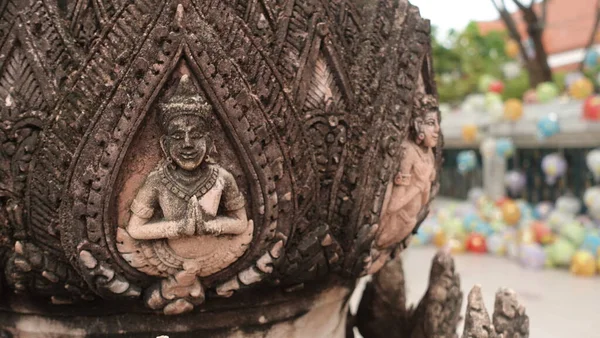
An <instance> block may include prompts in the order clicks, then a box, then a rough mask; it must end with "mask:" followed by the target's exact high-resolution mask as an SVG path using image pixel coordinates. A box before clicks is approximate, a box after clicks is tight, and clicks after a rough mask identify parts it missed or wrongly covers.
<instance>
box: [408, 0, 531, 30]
mask: <svg viewBox="0 0 600 338" xmlns="http://www.w3.org/2000/svg"><path fill="white" fill-rule="evenodd" d="M409 1H410V2H411V3H412V4H413V5H415V6H417V7H419V9H420V10H421V16H422V17H424V18H426V19H430V20H431V24H432V25H434V26H437V27H438V28H439V34H445V33H446V32H448V30H450V29H458V30H460V29H462V28H465V27H466V26H467V24H468V23H469V22H470V21H488V20H494V19H497V18H498V12H497V11H496V8H495V7H494V5H493V4H492V0H409ZM528 2H529V1H527V0H526V1H525V3H528ZM506 5H507V7H508V9H509V10H514V9H515V6H514V4H513V3H512V1H506Z"/></svg>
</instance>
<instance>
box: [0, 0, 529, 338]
mask: <svg viewBox="0 0 600 338" xmlns="http://www.w3.org/2000/svg"><path fill="white" fill-rule="evenodd" d="M429 34H430V25H429V22H428V21H427V20H423V19H422V18H421V17H420V15H419V12H418V10H417V8H415V7H414V6H411V5H410V4H409V3H408V1H406V0H381V1H358V0H356V1H352V0H342V1H313V0H281V1H280V0H277V1H264V0H260V1H256V0H236V1H208V0H94V1H88V0H66V1H65V0H61V1H54V0H23V1H15V0H5V1H0V263H1V264H0V267H1V268H2V270H3V271H2V272H3V274H2V278H0V280H1V283H0V285H1V286H2V287H1V288H0V293H2V295H1V297H0V311H2V313H3V316H0V322H1V323H0V324H1V325H0V326H1V327H3V328H5V329H4V330H5V331H6V332H8V333H10V334H13V335H16V336H19V335H20V334H21V333H22V334H23V335H27V334H32V333H35V332H38V331H40V330H41V331H44V330H47V331H44V332H56V333H57V335H58V336H61V335H66V333H67V332H69V333H71V334H73V335H75V336H76V335H84V334H86V333H93V334H97V335H119V334H121V335H124V336H134V335H135V334H139V335H147V334H156V335H159V334H162V333H169V334H172V335H173V336H178V335H185V334H186V333H184V332H189V335H192V334H195V335H202V336H214V337H224V336H225V337H226V336H231V337H235V336H236V335H237V336H240V335H244V336H252V335H260V336H265V335H266V336H273V337H282V336H289V337H301V336H303V335H310V336H312V337H314V336H317V335H318V332H319V331H318V329H321V330H323V331H322V332H326V333H327V334H330V335H331V336H341V335H343V334H344V332H343V331H344V330H343V329H344V328H345V326H346V325H345V316H346V312H347V306H346V305H347V302H346V299H347V295H348V294H349V290H350V289H352V287H353V285H354V282H355V280H356V279H357V278H358V277H359V276H362V275H365V274H368V273H375V272H376V271H377V270H378V269H379V268H381V266H383V265H384V264H385V262H386V261H387V260H388V258H389V256H390V255H391V254H392V253H393V252H394V251H401V250H402V249H404V248H405V247H406V244H407V243H408V240H409V238H410V236H406V238H401V237H405V236H404V234H403V235H401V236H392V238H393V240H391V241H388V242H387V243H386V245H385V248H382V247H376V246H375V244H376V241H377V238H378V236H379V235H380V234H378V230H381V231H384V230H385V226H384V227H380V225H381V224H384V223H385V222H384V223H382V222H381V220H380V218H381V212H382V210H383V206H384V200H385V197H386V192H387V191H388V187H389V185H390V182H391V181H392V180H393V178H394V177H395V176H396V174H397V173H398V172H399V171H400V168H401V165H402V163H403V162H404V163H405V164H406V163H407V161H404V157H405V155H404V154H403V153H402V152H401V148H402V147H401V145H402V144H405V141H407V140H408V139H410V140H412V141H414V142H417V141H416V140H418V139H419V137H420V136H419V135H420V133H419V132H418V131H419V130H421V129H420V128H419V126H420V124H419V123H418V122H419V118H422V119H424V118H426V117H427V116H430V117H431V118H432V119H434V120H435V119H437V120H438V121H439V118H440V116H439V112H438V111H437V107H436V102H435V97H436V95H437V94H436V88H435V83H434V81H433V78H434V76H433V68H432V64H431V46H430V40H429ZM186 83H187V84H186ZM184 89H185V90H184ZM423 97H427V98H429V101H430V102H432V104H431V105H428V106H427V107H428V108H427V109H423V103H424V102H425V101H426V100H425V101H424V100H415V98H423ZM426 110H427V111H426ZM427 114H429V115H427ZM175 115H177V116H178V117H177V118H179V120H177V118H176V117H174V116H175ZM179 115H181V116H179ZM194 116H195V117H194ZM176 120H177V121H176ZM194 128H196V129H194ZM434 129H435V128H434ZM415 132H416V133H415ZM434 134H435V133H434ZM432 135H433V134H432ZM434 139H435V138H432V139H431V140H434ZM431 140H430V141H431ZM434 141H436V142H433V141H432V142H430V143H428V146H427V148H428V151H429V150H431V152H430V153H429V152H428V153H427V154H428V156H427V159H428V161H429V162H430V164H429V167H431V165H435V168H439V167H440V164H441V161H442V158H441V148H442V145H443V137H442V136H441V135H439V139H435V140H434ZM417 143H418V142H417ZM429 155H431V156H429ZM217 167H218V168H217ZM214 168H217V169H216V171H215V170H212V169H214ZM160 169H163V170H162V171H161V170H160ZM429 169H431V168H429ZM431 171H432V172H434V170H431ZM161 173H162V174H164V175H161ZM169 175H170V176H169ZM432 179H433V181H432ZM425 181H427V184H425V185H423V184H419V187H420V196H421V200H420V203H419V205H416V206H415V205H413V206H411V208H409V209H410V210H411V215H410V217H411V222H410V226H407V227H405V228H406V229H405V230H407V233H410V230H411V229H410V227H414V228H416V227H418V223H419V222H421V221H422V220H423V218H424V217H425V216H426V214H427V212H428V205H429V203H430V201H431V199H432V198H433V197H434V195H435V194H436V192H437V188H436V187H437V182H436V177H435V176H431V177H428V178H427V179H425ZM421 183H423V182H421ZM415 185H416V184H415ZM236 192H239V195H240V196H241V197H240V198H237V197H239V196H237V195H238V194H237V193H236ZM407 210H408V209H407ZM416 211H418V212H416ZM415 212H416V214H415ZM132 215H135V217H134V216H132ZM413 218H414V219H413ZM413 223H414V224H413ZM388 229H389V228H388ZM413 230H414V229H413ZM388 234H389V232H388ZM436 264H437V265H435V266H436V267H435V269H434V270H435V271H434V272H432V276H435V278H434V277H432V281H431V284H432V288H431V291H430V293H429V294H428V296H427V302H425V304H424V305H422V306H419V308H417V312H418V313H419V314H421V313H423V314H422V315H420V316H421V317H420V318H423V319H422V321H421V322H420V323H421V324H419V325H420V327H421V326H422V327H423V329H424V330H426V331H424V332H432V333H440V334H442V333H445V332H448V330H449V327H450V326H451V325H452V324H453V323H454V322H455V320H456V318H455V316H453V315H452V314H451V313H450V312H451V311H452V309H454V308H456V303H457V300H456V297H458V296H459V294H460V293H459V291H457V290H458V286H457V285H456V281H455V279H454V271H453V266H451V265H449V263H447V262H439V263H436ZM437 266H439V267H437ZM383 273H385V272H383ZM381 283H382V284H385V283H384V281H383V280H382V281H381ZM380 291H381V292H383V291H384V290H380ZM380 291H378V292H380ZM331 294H334V295H333V296H331ZM394 297H396V296H394ZM398 297H400V296H399V294H398ZM394 299H395V298H394ZM51 302H54V303H55V304H51ZM58 304H60V305H58ZM433 304H435V306H434V305H433ZM184 312H191V313H189V314H187V315H181V314H182V313H184ZM4 314H6V315H5V316H4ZM165 314H167V315H171V316H170V318H169V319H166V317H167V316H164V315H165ZM510 318H513V317H510ZM514 318H520V317H519V316H517V317H514ZM82 323H85V327H84V326H82ZM309 323H310V324H311V325H308V324H309ZM313 324H314V325H313ZM317 324H318V325H317ZM233 327H236V328H239V331H236V332H233V331H231V328H233ZM309 327H311V329H309ZM36 330H38V331H36ZM267 331H268V332H269V333H268V334H265V332H267ZM8 333H7V334H8Z"/></svg>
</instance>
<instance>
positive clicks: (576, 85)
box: [569, 77, 594, 100]
mask: <svg viewBox="0 0 600 338" xmlns="http://www.w3.org/2000/svg"><path fill="white" fill-rule="evenodd" d="M593 92H594V84H593V83H592V81H590V80H589V79H588V78H585V77H584V78H581V79H579V80H577V81H575V82H573V84H572V85H571V87H569V95H571V96H572V97H573V98H575V99H578V100H583V99H586V98H588V96H590V95H592V93H593Z"/></svg>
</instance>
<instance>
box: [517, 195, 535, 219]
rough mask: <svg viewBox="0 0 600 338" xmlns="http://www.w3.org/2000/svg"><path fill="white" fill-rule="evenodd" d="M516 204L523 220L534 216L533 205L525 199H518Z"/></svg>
mask: <svg viewBox="0 0 600 338" xmlns="http://www.w3.org/2000/svg"><path fill="white" fill-rule="evenodd" d="M517 205H518V206H519V208H520V209H521V218H523V219H524V220H532V219H534V218H535V215H534V211H533V207H532V206H531V204H529V202H527V201H525V200H518V201H517Z"/></svg>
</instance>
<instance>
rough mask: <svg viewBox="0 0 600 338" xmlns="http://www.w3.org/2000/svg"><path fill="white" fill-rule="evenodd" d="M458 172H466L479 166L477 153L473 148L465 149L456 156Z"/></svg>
mask: <svg viewBox="0 0 600 338" xmlns="http://www.w3.org/2000/svg"><path fill="white" fill-rule="evenodd" d="M456 163H457V166H458V172H459V173H461V174H465V173H468V172H471V171H473V170H474V169H475V168H477V164H478V160H477V154H476V153H475V151H473V150H464V151H461V152H460V153H458V156H457V157H456Z"/></svg>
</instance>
